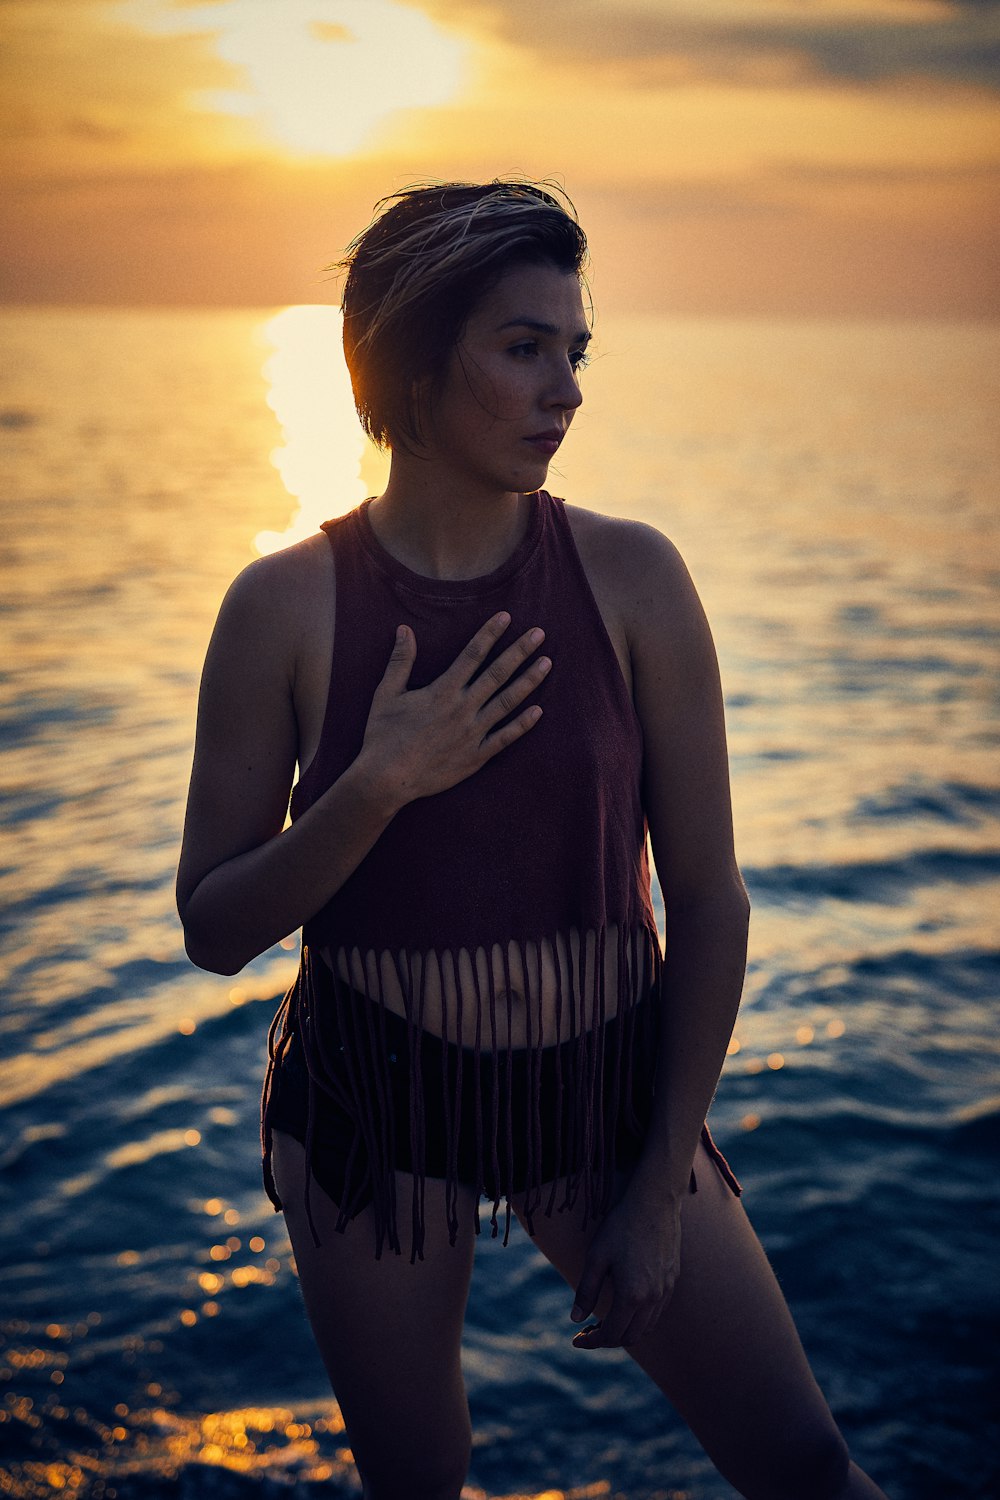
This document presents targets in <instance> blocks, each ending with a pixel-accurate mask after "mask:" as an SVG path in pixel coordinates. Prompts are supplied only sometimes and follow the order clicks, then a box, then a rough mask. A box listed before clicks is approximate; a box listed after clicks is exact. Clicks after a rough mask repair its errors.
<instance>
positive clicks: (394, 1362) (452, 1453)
mask: <svg viewBox="0 0 1000 1500" xmlns="http://www.w3.org/2000/svg"><path fill="white" fill-rule="evenodd" d="M274 1175H275V1182H276V1185H277V1188H278V1193H279V1196H280V1198H281V1201H282V1204H283V1205H284V1214H285V1220H286V1222H287V1224H288V1231H289V1235H290V1237H291V1241H292V1248H293V1250H294V1252H295V1262H296V1266H297V1269H298V1274H299V1281H300V1284H301V1287H302V1294H303V1297H304V1300H305V1305H306V1312H307V1314H308V1317H309V1322H310V1325H311V1327H312V1331H313V1335H314V1337H315V1339H316V1343H317V1345H318V1346H319V1351H320V1354H321V1356H322V1359H323V1363H324V1364H325V1366H326V1369H327V1373H328V1375H329V1377H330V1383H331V1385H332V1386H333V1389H334V1392H335V1394H336V1397H337V1401H338V1403H339V1405H340V1409H341V1413H342V1415H343V1417H344V1421H345V1423H346V1425H347V1435H348V1438H349V1439H350V1443H351V1449H352V1452H353V1453H354V1457H355V1461H356V1463H357V1465H358V1469H359V1471H360V1472H361V1475H362V1478H363V1479H364V1481H365V1485H366V1494H370V1495H372V1496H379V1497H381V1496H382V1495H398V1494H402V1493H404V1492H405V1493H406V1494H407V1495H414V1496H417V1495H420V1496H423V1495H427V1496H428V1497H430V1496H434V1497H437V1496H439V1495H440V1496H442V1497H444V1496H449V1495H451V1494H454V1495H456V1496H457V1495H458V1494H459V1493H460V1490H461V1486H462V1481H463V1479H464V1477H465V1473H466V1470H467V1467H468V1458H469V1446H470V1441H471V1431H470V1425H469V1410H468V1402H467V1400H466V1395H465V1386H464V1383H463V1380H462V1371H461V1362H460V1350H461V1338H462V1327H463V1324H464V1321H465V1307H466V1302H467V1300H468V1292H469V1280H470V1276H471V1272H472V1260H473V1249H474V1234H473V1232H472V1223H473V1204H472V1201H471V1199H472V1194H471V1192H469V1190H464V1191H466V1192H469V1197H470V1202H469V1204H468V1205H465V1207H466V1210H467V1211H466V1212H464V1213H463V1212H461V1208H460V1221H461V1222H462V1223H463V1224H464V1225H465V1226H467V1227H466V1228H464V1229H463V1231H462V1232H461V1233H460V1234H459V1238H458V1241H457V1242H456V1244H455V1245H454V1246H451V1245H449V1243H448V1235H447V1228H446V1215H445V1206H444V1201H443V1193H444V1184H443V1183H438V1182H436V1181H435V1180H434V1179H431V1178H428V1179H427V1182H426V1189H425V1202H426V1214H427V1231H426V1240H425V1245H424V1259H423V1260H422V1261H417V1263H416V1264H415V1265H411V1264H410V1260H409V1256H408V1255H402V1256H397V1255H394V1254H393V1253H392V1252H391V1251H388V1250H387V1251H384V1252H383V1255H382V1258H381V1260H378V1261H376V1259H375V1238H374V1227H373V1224H372V1219H371V1214H370V1211H366V1212H364V1213H362V1214H360V1215H359V1216H358V1217H357V1218H356V1219H354V1220H352V1222H351V1223H350V1224H349V1225H348V1226H347V1229H346V1231H345V1232H344V1233H342V1234H341V1233H338V1232H337V1231H336V1229H335V1228H334V1225H335V1223H336V1218H337V1211H336V1208H335V1206H334V1204H333V1203H332V1202H331V1200H330V1199H329V1198H328V1197H327V1195H326V1194H325V1193H324V1192H323V1190H322V1189H321V1188H320V1187H319V1186H318V1185H317V1183H316V1182H315V1181H314V1182H313V1183H312V1184H311V1186H310V1205H311V1208H312V1214H313V1219H314V1221H315V1224H316V1229H317V1232H318V1234H319V1238H320V1241H321V1243H320V1244H319V1245H318V1246H317V1245H316V1244H315V1243H314V1241H313V1236H312V1232H311V1230H310V1228H309V1224H308V1222H307V1220H306V1213H305V1206H304V1198H303V1194H304V1188H305V1152H304V1150H303V1148H302V1146H301V1145H300V1144H299V1142H298V1141H296V1140H294V1139H293V1138H292V1137H291V1136H289V1135H287V1134H286V1133H285V1132H283V1131H275V1132H274ZM397 1186H398V1190H399V1192H400V1194H401V1201H402V1202H405V1201H406V1199H405V1196H403V1195H405V1194H406V1192H407V1191H408V1189H409V1186H410V1179H409V1178H408V1177H405V1176H402V1175H401V1176H400V1177H399V1178H398V1180H397ZM438 1197H440V1198H441V1200H442V1201H441V1202H440V1203H439V1202H438V1201H437V1200H438ZM400 1484H403V1489H400V1487H399V1486H400Z"/></svg>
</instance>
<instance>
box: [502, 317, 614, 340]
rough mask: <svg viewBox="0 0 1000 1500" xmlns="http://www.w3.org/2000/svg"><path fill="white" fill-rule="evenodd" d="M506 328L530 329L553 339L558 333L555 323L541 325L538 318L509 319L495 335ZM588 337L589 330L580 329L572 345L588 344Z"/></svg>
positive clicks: (557, 326)
mask: <svg viewBox="0 0 1000 1500" xmlns="http://www.w3.org/2000/svg"><path fill="white" fill-rule="evenodd" d="M507 328H530V329H531V331H532V333H547V334H550V335H551V336H552V337H555V336H556V335H557V334H558V333H559V331H560V330H559V325H558V324H557V323H543V322H540V321H539V319H538V318H510V319H508V321H507V322H506V323H501V324H500V326H499V328H498V329H497V333H503V332H504V330H505V329H507ZM590 337H591V336H590V332H589V330H588V329H586V328H581V329H580V331H579V332H578V333H576V334H574V336H573V343H574V344H589V343H590Z"/></svg>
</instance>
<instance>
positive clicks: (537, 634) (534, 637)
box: [528, 626, 545, 646]
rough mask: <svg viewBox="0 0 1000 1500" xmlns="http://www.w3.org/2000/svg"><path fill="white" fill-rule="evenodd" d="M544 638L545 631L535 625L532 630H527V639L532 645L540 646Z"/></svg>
mask: <svg viewBox="0 0 1000 1500" xmlns="http://www.w3.org/2000/svg"><path fill="white" fill-rule="evenodd" d="M544 639H545V631H544V630H539V629H538V627H537V626H536V627H535V629H534V630H529V631H528V640H529V641H530V643H531V645H532V646H540V645H541V644H542V642H543V641H544Z"/></svg>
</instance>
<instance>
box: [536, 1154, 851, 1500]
mask: <svg viewBox="0 0 1000 1500" xmlns="http://www.w3.org/2000/svg"><path fill="white" fill-rule="evenodd" d="M695 1164H696V1169H697V1178H698V1191H697V1192H696V1193H692V1194H690V1195H689V1196H688V1197H687V1198H686V1199H685V1201H684V1205H683V1208H682V1211H681V1268H680V1273H679V1275H678V1278H677V1282H676V1284H675V1287H674V1292H673V1296H672V1297H671V1300H670V1303H669V1305H668V1306H667V1308H666V1310H665V1312H664V1314H663V1317H662V1318H661V1319H660V1321H659V1323H658V1324H657V1326H656V1328H655V1329H654V1330H653V1331H652V1333H650V1334H649V1335H648V1336H647V1337H646V1338H645V1339H643V1340H642V1341H641V1342H640V1343H638V1344H636V1345H635V1346H634V1347H632V1348H630V1349H629V1351H628V1352H629V1354H630V1355H631V1356H632V1358H633V1359H634V1360H635V1361H636V1362H637V1364H639V1365H640V1366H641V1367H642V1368H643V1369H644V1370H645V1371H646V1372H647V1374H648V1375H650V1376H651V1378H652V1379H653V1380H654V1381H655V1382H656V1384H657V1385H658V1386H659V1387H660V1389H661V1390H662V1391H663V1393H664V1394H665V1395H666V1396H667V1397H668V1398H669V1399H670V1401H671V1402H672V1403H673V1405H674V1406H675V1407H676V1408H677V1410H678V1411H679V1412H680V1414H681V1416H682V1417H683V1418H684V1420H685V1421H686V1422H687V1423H688V1425H689V1426H690V1427H691V1429H692V1431H693V1432H694V1434H695V1436H696V1437H697V1438H698V1440H699V1441H700V1442H701V1444H702V1446H703V1447H704V1448H705V1450H706V1452H707V1453H708V1455H709V1457H710V1458H711V1459H712V1461H713V1463H715V1465H716V1467H717V1468H718V1469H719V1470H720V1471H721V1472H722V1473H723V1474H724V1475H725V1476H726V1478H727V1479H729V1481H730V1483H731V1484H733V1485H734V1486H735V1487H736V1489H737V1490H738V1491H739V1492H740V1493H741V1494H743V1495H747V1496H766V1497H768V1500H779V1497H784V1496H788V1497H791V1500H802V1497H804V1496H807V1495H808V1496H809V1497H810V1500H823V1497H825V1496H828V1495H829V1496H833V1495H836V1494H838V1493H839V1491H840V1488H841V1486H842V1485H843V1483H844V1481H845V1478H846V1471H847V1455H846V1448H845V1446H844V1443H843V1439H842V1438H841V1436H840V1433H839V1432H838V1430H837V1427H836V1424H835V1423H834V1421H833V1418H832V1416H831V1415H830V1411H829V1408H828V1406H827V1404H826V1401H825V1400H824V1398H823V1395H822V1392H821V1391H820V1389H819V1387H818V1385H817V1384H816V1380H815V1378H814V1376H813V1374H812V1371H811V1370H810V1368H809V1363H808V1361H807V1359H806V1356H805V1353H804V1351H803V1348H802V1344H801V1342H800V1340H799V1336H798V1333H797V1332H796V1329H795V1325H794V1323H793V1322H792V1317H791V1314H790V1313H789V1311H788V1307H787V1305H786V1303H785V1299H784V1297H783V1296H782V1293H781V1289H780V1287H779V1286H778V1283H777V1280H776V1279H775V1276H774V1272H773V1271H772V1269H771V1266H770V1264H769V1263H768V1260H767V1257H766V1256H765V1254H764V1251H763V1249H762V1248H761V1245H760V1241H759V1240H758V1238H757V1236H756V1234H755V1232H754V1230H753V1227H752V1226H751V1224H750V1221H749V1220H748V1218H747V1216H746V1213H745V1211H744V1209H743V1205H742V1203H741V1202H740V1200H739V1199H738V1198H736V1197H735V1196H734V1195H733V1193H732V1192H731V1191H730V1189H729V1188H728V1187H727V1186H726V1184H725V1183H724V1182H723V1180H722V1178H721V1176H720V1174H719V1172H718V1169H717V1168H716V1167H715V1166H714V1164H713V1163H712V1162H711V1160H710V1159H709V1157H708V1156H707V1154H706V1152H705V1150H704V1147H703V1146H701V1145H699V1147H698V1155H697V1157H696V1162H695ZM534 1227H535V1231H536V1233H535V1240H536V1243H537V1244H538V1246H539V1248H540V1249H541V1250H542V1252H543V1253H544V1254H545V1255H546V1257H547V1258H548V1259H549V1260H550V1261H551V1262H552V1263H553V1265H554V1266H555V1267H556V1269H557V1270H558V1271H560V1272H561V1274H562V1275H563V1277H564V1278H565V1280H566V1281H567V1282H568V1283H569V1285H570V1286H572V1287H575V1286H576V1284H577V1282H578V1281H579V1278H580V1275H581V1272H582V1270H583V1263H584V1257H585V1254H586V1250H587V1246H588V1244H589V1242H590V1239H591V1237H592V1235H593V1232H594V1228H595V1226H594V1225H590V1226H588V1228H587V1230H583V1229H582V1228H581V1225H580V1217H579V1215H573V1214H571V1213H564V1214H561V1215H559V1216H553V1218H551V1219H546V1218H544V1217H542V1216H536V1217H535V1221H534ZM569 1301H570V1299H567V1324H568V1327H567V1337H570V1336H571V1333H572V1331H573V1330H572V1326H571V1325H569V1322H568V1314H569ZM597 1311H598V1315H600V1312H601V1307H600V1305H599V1306H598V1310H597ZM598 1357H599V1351H587V1350H581V1351H580V1358H581V1359H588V1358H589V1359H595V1358H598Z"/></svg>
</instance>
